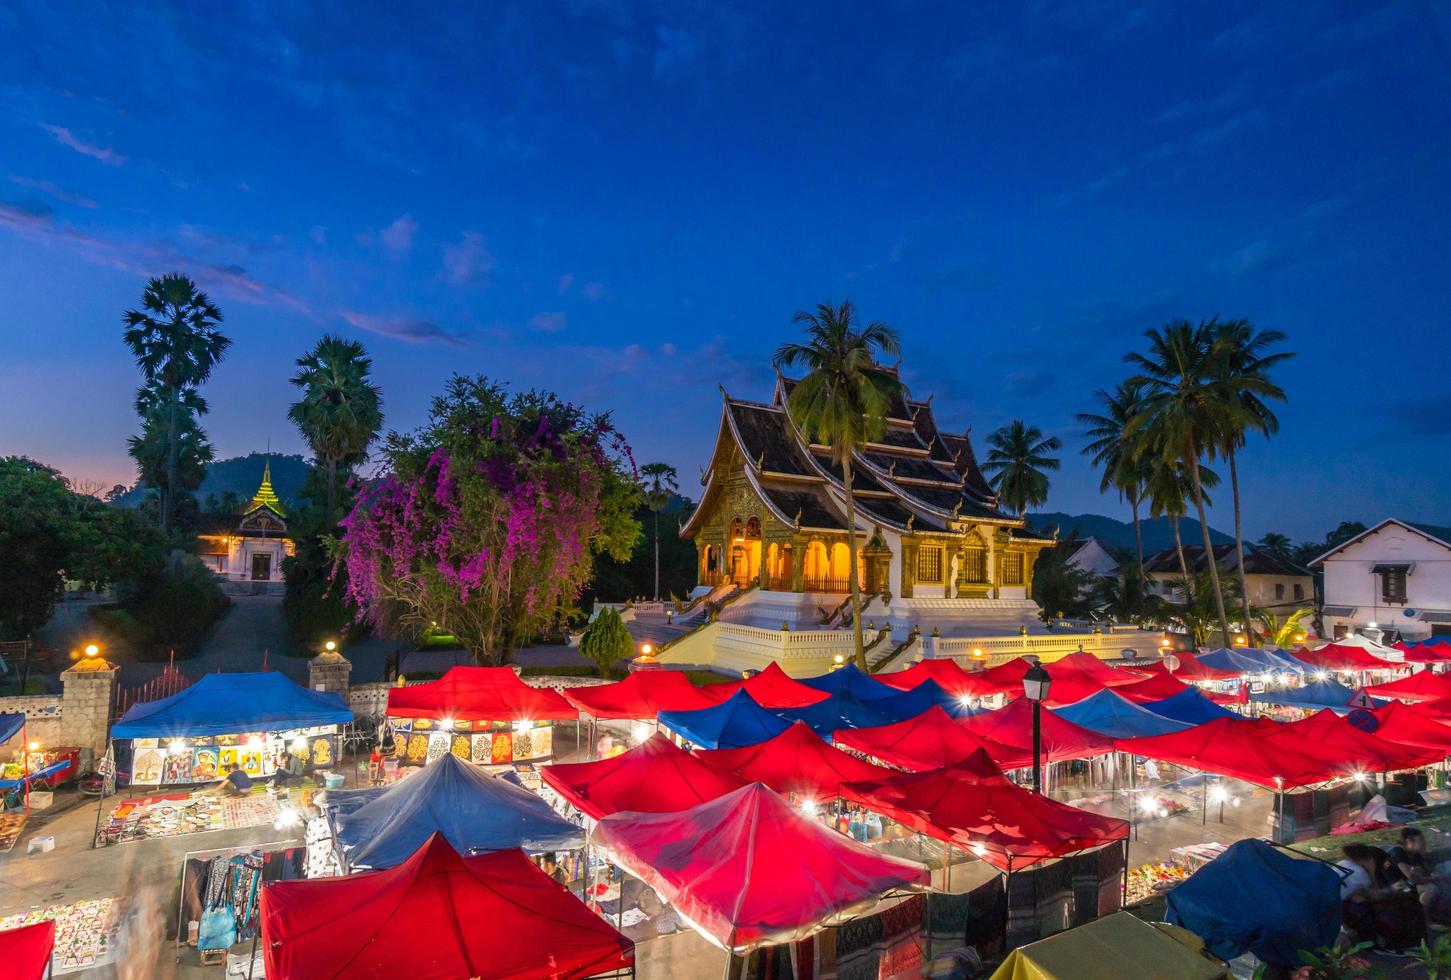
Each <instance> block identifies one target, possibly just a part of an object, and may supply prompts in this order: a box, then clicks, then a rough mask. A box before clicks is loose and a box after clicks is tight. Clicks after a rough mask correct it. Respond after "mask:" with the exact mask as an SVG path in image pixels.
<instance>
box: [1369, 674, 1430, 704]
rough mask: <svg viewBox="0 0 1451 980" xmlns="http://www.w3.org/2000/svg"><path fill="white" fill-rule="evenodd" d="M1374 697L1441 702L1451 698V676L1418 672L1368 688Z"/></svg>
mask: <svg viewBox="0 0 1451 980" xmlns="http://www.w3.org/2000/svg"><path fill="white" fill-rule="evenodd" d="M1366 690H1367V691H1369V692H1370V694H1371V696H1372V697H1377V698H1397V699H1399V700H1401V701H1440V700H1443V699H1445V698H1451V675H1447V674H1433V673H1431V672H1430V671H1429V670H1418V671H1416V672H1415V673H1414V674H1408V675H1407V676H1405V677H1398V678H1396V679H1395V680H1393V681H1387V682H1386V683H1384V684H1372V685H1370V686H1369V687H1367V688H1366Z"/></svg>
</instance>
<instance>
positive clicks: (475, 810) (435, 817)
mask: <svg viewBox="0 0 1451 980" xmlns="http://www.w3.org/2000/svg"><path fill="white" fill-rule="evenodd" d="M334 830H335V836H336V839H337V843H338V845H339V847H340V848H341V849H342V851H343V855H344V857H345V858H346V859H347V863H348V866H349V867H350V868H391V867H393V866H394V865H397V864H402V863H403V862H404V861H406V860H408V857H409V855H411V854H412V853H413V852H414V851H416V850H418V848H420V847H421V846H423V844H424V843H425V842H426V841H427V840H428V838H430V837H432V836H433V835H434V834H435V833H441V834H443V836H444V837H445V838H446V839H447V840H448V842H449V845H450V846H452V847H453V849H454V850H456V851H458V852H459V853H461V854H481V853H484V852H487V851H503V850H507V849H509V848H516V847H517V848H523V849H524V850H526V851H563V850H569V849H571V848H575V847H580V846H582V845H583V844H584V831H582V830H581V829H580V828H578V827H576V826H575V825H574V824H572V823H570V822H569V821H568V820H565V819H564V818H563V817H561V816H559V815H558V814H556V813H555V812H554V811H553V810H552V809H550V807H549V804H548V803H545V802H544V801H543V800H542V799H540V798H539V797H538V796H536V795H534V794H533V793H531V792H529V791H528V790H527V789H521V788H520V787H518V786H515V785H514V784H513V783H509V782H506V781H505V780H503V779H499V778H496V777H494V776H491V775H489V774H488V773H487V772H485V771H484V770H482V769H480V768H478V767H477V766H474V765H471V764H470V763H467V762H464V761H463V760H462V759H460V758H458V757H457V756H455V755H453V754H452V753H450V754H448V755H444V756H442V757H441V758H439V759H437V760H435V761H433V762H430V763H429V764H428V765H426V766H424V767H423V769H422V770H421V771H420V772H417V773H414V774H413V775H410V776H408V777H407V778H405V779H403V780H402V781H400V782H397V783H394V784H393V785H392V786H390V787H388V788H387V789H386V790H385V791H384V792H383V793H381V794H380V795H379V796H378V797H377V798H375V799H373V800H372V801H371V802H369V803H367V804H365V805H364V806H362V807H360V808H358V809H357V810H354V811H352V812H351V813H347V814H343V815H340V816H338V817H336V818H335V819H334Z"/></svg>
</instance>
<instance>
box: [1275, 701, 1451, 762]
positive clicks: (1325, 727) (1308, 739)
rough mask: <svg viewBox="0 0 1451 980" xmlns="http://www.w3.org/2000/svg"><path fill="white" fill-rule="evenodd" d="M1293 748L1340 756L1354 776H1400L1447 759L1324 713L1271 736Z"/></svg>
mask: <svg viewBox="0 0 1451 980" xmlns="http://www.w3.org/2000/svg"><path fill="white" fill-rule="evenodd" d="M1270 738H1271V739H1273V740H1274V741H1276V742H1281V743H1283V744H1285V745H1289V746H1291V747H1294V746H1297V745H1303V744H1306V743H1309V744H1313V745H1315V746H1317V747H1319V748H1321V749H1323V750H1324V751H1326V752H1329V753H1332V754H1334V755H1336V756H1337V757H1338V758H1340V759H1342V760H1343V761H1344V763H1345V764H1346V765H1348V766H1350V767H1351V772H1352V774H1354V773H1378V772H1379V773H1385V772H1398V771H1400V770H1403V769H1419V768H1421V767H1422V766H1430V765H1435V764H1436V763H1438V762H1440V761H1441V760H1442V759H1444V758H1445V757H1446V753H1445V750H1444V749H1435V748H1426V747H1424V746H1415V745H1403V744H1401V743H1399V742H1393V741H1391V740H1389V739H1386V738H1383V737H1381V736H1380V735H1379V734H1377V733H1373V732H1368V731H1365V730H1364V729H1361V728H1357V727H1356V726H1355V725H1353V724H1351V723H1350V722H1349V721H1347V720H1346V719H1345V718H1344V717H1342V716H1341V715H1340V714H1339V713H1338V712H1336V711H1330V710H1323V711H1317V712H1316V713H1315V714H1313V715H1311V716H1309V717H1308V718H1304V719H1302V720H1300V721H1293V722H1290V723H1288V724H1285V725H1281V726H1280V728H1279V730H1278V731H1276V732H1275V733H1274V734H1272V735H1271V736H1270Z"/></svg>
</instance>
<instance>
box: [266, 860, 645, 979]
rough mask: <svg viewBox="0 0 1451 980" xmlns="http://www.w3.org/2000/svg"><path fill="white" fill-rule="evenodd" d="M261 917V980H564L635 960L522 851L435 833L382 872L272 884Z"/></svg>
mask: <svg viewBox="0 0 1451 980" xmlns="http://www.w3.org/2000/svg"><path fill="white" fill-rule="evenodd" d="M260 915H261V920H262V948H263V950H264V951H265V953H264V955H265V957H266V960H265V963H266V968H267V977H268V980H321V978H348V980H352V978H357V980H363V978H374V977H408V978H409V980H456V978H458V977H490V978H491V980H515V978H518V980H524V978H534V977H541V978H552V980H566V978H576V977H579V978H583V977H590V976H594V975H595V974H598V973H605V972H609V971H613V970H629V969H630V967H631V964H632V963H633V962H634V943H632V942H631V941H630V940H628V939H626V938H625V937H624V936H622V935H620V934H619V933H618V932H616V931H615V929H614V927H613V926H611V925H610V924H609V923H608V922H606V921H605V920H604V919H602V918H601V917H600V916H598V915H596V914H595V913H594V912H591V911H590V910H589V909H588V908H586V907H585V906H584V904H583V903H582V902H580V901H579V899H577V898H575V897H574V896H573V895H571V894H570V892H569V890H568V889H567V888H565V887H564V886H563V885H561V884H560V883H558V882H557V881H555V880H554V879H552V878H550V877H549V876H548V875H547V874H545V873H544V872H543V871H541V870H539V868H538V867H536V866H535V865H534V862H532V861H530V860H529V859H528V858H527V857H525V856H524V854H523V853H522V852H520V851H517V850H512V851H498V852H495V853H493V854H485V855H481V856H479V857H469V858H465V857H460V856H459V855H458V853H457V852H456V851H454V850H453V848H451V847H449V846H448V842H447V841H446V840H444V839H443V835H441V834H437V835H435V836H433V837H431V838H429V840H428V842H427V843H426V844H424V845H423V846H422V847H420V848H419V849H418V851H417V852H416V853H414V854H413V855H412V856H411V857H410V858H409V859H408V860H407V861H405V862H404V863H403V864H400V865H398V866H397V867H396V868H390V869H389V870H387V871H368V872H364V873H362V874H355V875H349V876H347V877H344V878H314V879H312V880H310V881H279V882H274V883H272V884H270V885H268V886H267V887H266V888H263V889H262V896H261V913H260ZM465 923H466V924H467V925H466V926H465V925H464V924H465Z"/></svg>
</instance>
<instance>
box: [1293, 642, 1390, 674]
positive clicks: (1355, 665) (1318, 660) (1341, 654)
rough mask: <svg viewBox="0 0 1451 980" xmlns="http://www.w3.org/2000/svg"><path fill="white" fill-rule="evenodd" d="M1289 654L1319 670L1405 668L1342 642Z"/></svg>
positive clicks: (1302, 648)
mask: <svg viewBox="0 0 1451 980" xmlns="http://www.w3.org/2000/svg"><path fill="white" fill-rule="evenodd" d="M1289 655H1290V656H1292V657H1294V658H1295V659H1296V660H1299V661H1301V662H1302V663H1307V664H1309V665H1310V666H1312V667H1318V668H1320V669H1321V670H1406V669H1407V667H1406V665H1405V664H1404V663H1395V662H1393V661H1390V660H1382V659H1381V658H1380V657H1377V656H1375V655H1374V654H1372V653H1370V652H1369V651H1367V650H1364V649H1362V648H1361V647H1358V646H1351V645H1348V644H1344V643H1327V644H1326V645H1325V646H1323V647H1320V648H1319V649H1316V650H1311V649H1310V648H1309V647H1300V648H1299V649H1297V650H1291V651H1290V654H1289Z"/></svg>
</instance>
